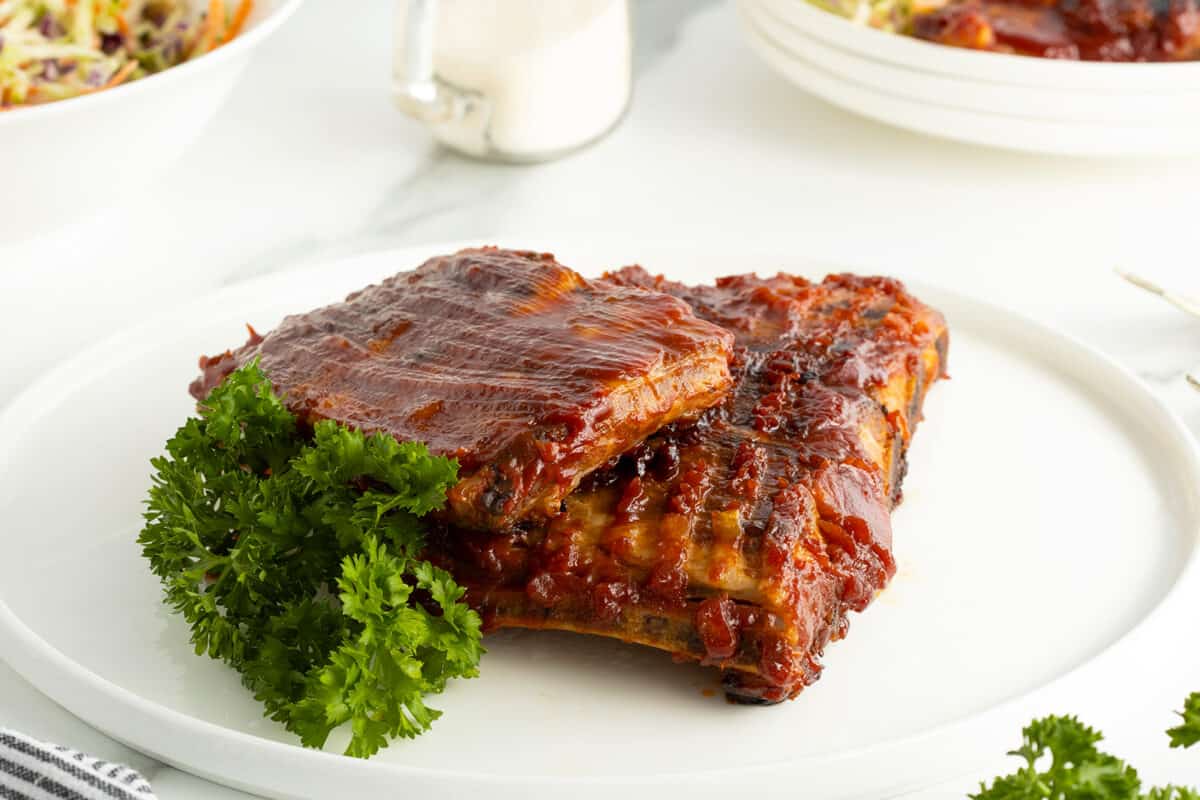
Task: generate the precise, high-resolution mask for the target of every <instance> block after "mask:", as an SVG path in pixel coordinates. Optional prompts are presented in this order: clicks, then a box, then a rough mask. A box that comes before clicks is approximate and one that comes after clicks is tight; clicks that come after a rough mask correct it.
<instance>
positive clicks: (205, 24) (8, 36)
mask: <svg viewBox="0 0 1200 800" xmlns="http://www.w3.org/2000/svg"><path fill="white" fill-rule="evenodd" d="M199 6H202V3H200V2H199V0H197V1H196V2H190V1H189V0H0V111H2V110H9V109H11V108H15V107H17V106H23V105H33V104H38V103H48V102H52V101H55V100H63V99H65V98H68V97H75V96H77V95H81V94H89V93H91V92H96V91H100V90H102V89H108V88H112V87H113V86H116V85H118V84H121V83H125V82H126V81H131V80H137V79H138V78H143V77H145V76H147V75H152V74H154V73H155V72H161V71H162V70H164V69H167V68H169V67H173V66H175V65H177V64H181V63H183V62H184V61H188V60H190V59H192V58H195V57H197V56H199V55H202V54H203V53H207V52H209V51H210V50H212V49H214V48H216V47H219V46H221V45H222V44H225V43H226V42H228V41H229V40H231V39H232V38H233V37H234V36H236V35H237V34H238V32H239V31H240V29H241V27H242V25H243V24H244V23H245V20H246V17H247V16H248V15H249V13H250V10H251V0H241V2H240V3H239V4H238V5H237V7H236V8H235V9H233V10H232V13H226V9H225V3H224V2H223V0H209V2H208V3H207V6H204V7H199Z"/></svg>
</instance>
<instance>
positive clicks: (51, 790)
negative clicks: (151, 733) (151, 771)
mask: <svg viewBox="0 0 1200 800" xmlns="http://www.w3.org/2000/svg"><path fill="white" fill-rule="evenodd" d="M0 800H155V797H154V790H153V789H151V788H150V784H149V783H147V782H146V779H145V778H143V777H142V776H141V775H140V774H138V772H137V770H134V769H131V768H129V767H126V766H123V765H121V764H112V763H110V762H108V761H102V760H100V759H98V758H92V757H91V756H88V755H84V754H83V753H80V752H79V751H77V750H72V749H71V748H69V747H62V746H60V745H56V744H46V743H45V742H39V741H38V740H37V739H31V738H29V737H28V736H26V735H25V734H23V733H17V732H16V731H10V730H8V729H7V728H0Z"/></svg>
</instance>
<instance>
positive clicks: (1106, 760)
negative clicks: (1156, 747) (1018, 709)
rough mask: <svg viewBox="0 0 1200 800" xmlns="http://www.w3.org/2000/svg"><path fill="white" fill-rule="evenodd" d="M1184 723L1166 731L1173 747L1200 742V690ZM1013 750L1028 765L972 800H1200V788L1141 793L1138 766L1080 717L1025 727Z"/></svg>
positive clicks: (1186, 710)
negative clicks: (1107, 746) (1104, 746)
mask: <svg viewBox="0 0 1200 800" xmlns="http://www.w3.org/2000/svg"><path fill="white" fill-rule="evenodd" d="M1180 716H1181V717H1183V723H1182V724H1181V725H1179V726H1177V727H1174V728H1171V729H1170V730H1168V731H1167V735H1168V736H1169V737H1170V739H1171V746H1172V747H1190V746H1191V745H1193V744H1195V743H1196V742H1197V741H1200V692H1197V693H1193V694H1192V695H1190V696H1189V697H1188V698H1187V701H1186V703H1185V706H1184V710H1183V712H1182V713H1181V714H1180ZM1021 735H1022V741H1021V747H1019V748H1018V749H1016V750H1011V751H1009V755H1011V756H1018V757H1020V758H1022V759H1024V761H1025V765H1024V766H1022V767H1021V768H1020V769H1018V770H1017V771H1016V772H1014V773H1012V774H1011V775H1005V776H1003V777H1000V778H996V779H995V780H994V781H993V782H992V784H991V785H990V786H988V785H986V784H983V785H981V786H980V788H979V792H978V793H977V794H973V795H971V798H972V800H1200V792H1197V791H1196V790H1195V789H1189V788H1186V787H1182V786H1162V787H1154V788H1151V789H1148V790H1147V791H1146V792H1145V793H1143V792H1142V781H1141V778H1139V777H1138V774H1137V770H1135V769H1134V768H1133V767H1131V766H1130V765H1129V764H1127V763H1125V762H1124V761H1122V760H1121V759H1119V758H1117V757H1116V756H1113V755H1110V754H1108V753H1105V752H1103V751H1102V750H1100V749H1099V748H1098V747H1097V746H1096V745H1097V744H1099V742H1100V741H1101V740H1102V739H1103V738H1104V737H1103V736H1102V735H1101V734H1100V732H1099V731H1096V730H1094V729H1092V728H1089V727H1088V726H1087V725H1084V724H1083V723H1082V722H1080V721H1079V720H1078V719H1076V718H1075V717H1057V716H1050V717H1043V718H1042V719H1036V720H1034V721H1033V722H1031V723H1030V724H1029V725H1027V726H1026V727H1025V729H1024V730H1023V731H1021Z"/></svg>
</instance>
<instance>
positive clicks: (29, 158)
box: [0, 0, 301, 241]
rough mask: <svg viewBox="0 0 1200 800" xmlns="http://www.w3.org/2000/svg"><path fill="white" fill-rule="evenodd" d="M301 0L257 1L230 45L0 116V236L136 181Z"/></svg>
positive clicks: (77, 209) (167, 158)
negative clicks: (0, 159) (0, 158)
mask: <svg viewBox="0 0 1200 800" xmlns="http://www.w3.org/2000/svg"><path fill="white" fill-rule="evenodd" d="M300 2H301V0H258V2H257V3H256V4H255V5H256V8H255V11H254V14H252V15H251V17H250V19H249V20H248V22H247V27H246V29H245V30H244V31H243V32H242V33H241V34H240V35H239V36H238V37H237V38H235V39H234V40H233V41H232V42H230V43H229V44H227V45H225V46H224V47H221V48H219V49H217V50H214V51H213V52H211V53H207V54H205V55H203V56H200V57H199V58H197V59H195V60H193V61H188V62H186V63H183V64H180V65H179V66H176V67H172V68H170V69H167V70H164V71H163V72H161V73H158V74H156V75H151V76H149V77H147V78H143V79H142V80H139V81H134V82H132V83H129V84H126V85H123V86H118V87H116V88H114V89H108V90H106V91H102V92H97V93H95V94H90V95H85V96H82V97H74V98H71V99H68V100H61V101H59V102H56V103H47V104H45V105H36V106H29V107H24V108H17V109H14V110H12V111H8V112H6V113H3V114H0V153H3V154H4V156H5V165H4V177H3V181H2V189H0V241H11V240H14V239H20V238H24V237H26V236H28V235H30V234H33V233H37V232H40V231H45V230H47V229H49V228H52V227H54V226H56V225H59V224H61V223H64V222H67V221H70V220H72V219H76V218H78V217H80V216H83V215H85V214H87V213H88V212H90V211H95V210H97V209H99V208H101V207H103V206H105V205H106V204H109V203H112V202H114V201H116V200H118V199H119V198H120V196H121V195H122V194H123V193H127V192H129V191H130V190H132V189H135V188H138V187H139V186H142V185H145V183H146V182H147V181H148V180H149V179H150V178H152V177H154V176H155V175H156V174H158V173H159V172H160V171H162V170H163V169H164V168H165V167H167V166H169V165H170V164H171V163H172V162H173V161H175V160H176V159H177V158H179V156H181V155H182V154H183V153H184V151H186V150H187V149H188V147H189V146H190V145H191V144H192V142H194V141H195V140H196V138H197V137H198V136H199V135H200V133H201V132H202V130H203V128H204V125H205V124H206V123H207V122H208V121H209V120H210V119H211V118H212V117H213V116H214V115H215V114H216V112H217V110H218V109H219V108H220V106H221V104H222V102H223V101H224V100H225V98H226V97H227V96H228V95H229V93H230V91H231V90H232V89H233V87H234V86H235V85H236V84H237V81H238V77H239V76H240V75H241V72H242V70H243V69H244V68H245V66H246V64H247V62H248V61H249V59H250V55H251V53H253V51H254V48H256V47H257V46H258V45H259V44H261V43H262V42H263V41H264V40H265V39H266V38H267V37H268V36H270V35H271V34H272V33H273V32H274V31H275V30H276V29H277V28H278V27H279V26H280V25H281V24H282V23H283V21H284V20H286V19H287V18H288V17H289V16H291V14H292V12H294V11H295V10H296V8H297V7H298V6H299V5H300Z"/></svg>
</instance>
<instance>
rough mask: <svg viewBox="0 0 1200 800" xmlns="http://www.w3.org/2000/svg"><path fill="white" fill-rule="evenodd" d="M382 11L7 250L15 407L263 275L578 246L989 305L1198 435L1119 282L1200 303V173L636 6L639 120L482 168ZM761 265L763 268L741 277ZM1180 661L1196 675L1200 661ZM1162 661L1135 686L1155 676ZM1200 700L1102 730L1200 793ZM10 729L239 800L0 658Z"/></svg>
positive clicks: (320, 4)
mask: <svg viewBox="0 0 1200 800" xmlns="http://www.w3.org/2000/svg"><path fill="white" fill-rule="evenodd" d="M350 7H353V12H351V13H347V9H348V8H350ZM390 13H391V4H390V3H389V2H385V0H359V2H357V3H354V4H346V3H342V2H339V0H309V2H308V4H307V5H306V7H305V8H303V9H302V10H301V11H300V12H299V14H298V15H297V17H296V18H295V19H294V20H293V21H292V22H291V23H289V25H288V26H287V27H286V28H285V30H284V31H282V32H281V33H280V35H279V36H278V37H277V38H276V39H274V40H272V41H271V42H270V43H269V44H268V45H267V46H266V47H265V48H264V49H263V50H262V52H261V55H260V56H259V57H258V59H257V61H256V62H255V64H254V67H253V68H252V70H251V72H250V74H249V75H248V77H247V79H246V80H245V82H244V84H243V85H242V86H241V87H240V88H239V90H238V91H237V93H236V95H235V96H234V98H233V99H232V100H231V102H230V103H229V105H228V106H227V108H226V109H225V110H224V112H223V114H222V115H221V117H220V118H219V119H218V120H217V121H216V122H215V123H214V124H213V125H212V127H211V128H210V129H209V130H208V131H207V132H206V134H205V135H204V137H203V140H202V142H201V143H200V144H199V145H198V146H197V147H196V148H195V149H194V150H193V152H192V153H191V154H190V155H189V156H188V157H187V158H186V160H185V161H184V163H182V164H179V165H177V166H176V167H175V168H174V169H172V170H171V171H170V173H169V174H165V175H161V176H158V177H157V178H156V180H155V181H154V182H153V183H152V184H151V186H150V187H149V188H147V189H146V190H144V191H142V192H141V193H140V194H139V195H138V196H136V197H134V198H130V199H129V200H128V201H126V202H123V203H121V204H119V205H117V206H115V207H114V208H112V209H111V210H110V211H108V212H106V214H105V215H103V216H102V217H100V218H94V219H91V220H87V221H83V222H79V223H75V224H73V225H71V226H70V227H68V228H66V229H62V230H59V231H56V232H54V233H52V234H49V235H45V236H42V237H41V238H40V239H37V240H34V241H26V242H21V243H10V244H8V245H5V246H0V336H2V337H3V341H4V342H5V347H4V351H3V353H4V354H3V357H2V359H3V362H2V363H3V369H2V370H0V402H3V401H4V400H6V399H7V398H9V397H11V396H12V395H13V394H14V393H15V392H17V391H18V390H19V389H20V388H21V386H22V385H23V384H25V383H26V382H27V381H28V380H29V379H30V378H32V377H33V376H34V375H36V374H37V373H38V372H39V371H41V370H43V369H45V368H46V367H47V366H48V365H49V364H51V363H53V362H54V361H55V360H57V359H59V358H62V357H63V356H65V355H67V354H68V353H70V352H72V351H74V350H75V349H77V348H78V347H80V346H81V345H83V344H84V343H87V342H90V341H92V340H94V339H95V338H97V337H101V336H103V335H104V334H105V333H106V332H108V331H109V330H111V329H113V328H115V327H119V326H122V325H125V324H126V323H128V322H130V321H132V320H135V319H137V318H138V317H139V316H140V315H141V314H143V313H144V312H145V311H146V310H147V309H148V308H150V307H163V306H171V305H172V304H178V303H181V302H183V301H185V300H186V299H187V298H188V297H190V296H192V295H194V294H195V293H197V292H202V291H204V290H206V289H209V288H212V287H215V286H219V285H222V284H225V283H228V282H232V281H236V280H239V279H242V278H245V277H247V276H251V275H255V274H258V273H262V272H266V271H271V270H278V269H286V268H289V267H292V266H296V265H298V264H301V263H305V262H311V261H313V260H318V259H324V258H328V257H331V256H336V255H338V254H342V253H350V252H358V251H364V250H368V249H375V248H380V247H386V246H390V245H398V244H410V243H417V242H421V241H430V240H436V239H457V238H473V239H478V240H480V241H488V240H495V239H500V238H501V237H502V238H503V239H504V241H506V242H509V243H514V242H517V241H519V239H520V237H522V236H529V237H536V238H537V239H539V240H541V241H553V237H554V236H555V235H561V236H566V235H568V234H569V235H571V236H572V237H573V238H579V237H581V236H582V237H595V238H602V237H613V236H619V237H624V238H627V239H634V240H636V239H643V240H647V241H650V240H653V241H691V242H701V243H704V242H714V243H716V242H720V243H724V244H725V245H728V244H729V243H735V244H737V243H746V245H747V247H752V248H753V249H754V250H756V251H759V252H762V251H770V250H772V249H774V250H777V251H779V252H788V253H794V252H797V251H802V252H805V253H807V254H810V255H811V256H813V257H815V258H819V259H824V260H828V261H830V262H833V263H840V264H845V265H848V266H851V267H854V266H859V267H861V268H863V269H869V270H872V271H889V272H896V273H901V274H904V275H907V276H913V277H919V278H922V279H924V280H928V281H936V282H940V283H943V284H946V285H949V286H952V287H955V288H959V289H963V290H966V291H969V292H972V293H975V294H979V295H983V296H986V297H989V298H991V299H993V300H994V301H996V302H1000V303H1003V304H1006V305H1009V306H1012V307H1015V308H1018V309H1020V310H1023V311H1025V312H1027V313H1029V314H1031V315H1033V316H1036V317H1039V318H1042V319H1045V320H1047V321H1049V322H1051V323H1052V324H1055V325H1057V326H1059V327H1061V328H1062V329H1064V330H1067V331H1069V332H1070V333H1073V334H1075V335H1077V336H1079V337H1081V338H1082V339H1084V340H1086V341H1088V342H1090V343H1092V344H1094V345H1096V346H1098V347H1100V348H1102V349H1104V350H1106V351H1108V352H1109V353H1111V354H1113V355H1114V356H1116V357H1117V358H1118V359H1120V360H1121V361H1123V362H1124V363H1125V364H1127V365H1128V366H1130V367H1131V368H1133V369H1134V370H1136V371H1137V372H1138V373H1140V374H1141V375H1142V376H1143V377H1145V378H1146V379H1147V380H1149V381H1150V382H1151V383H1152V385H1153V386H1154V387H1155V388H1156V389H1157V390H1159V391H1160V392H1161V393H1162V394H1163V395H1164V396H1165V397H1166V398H1167V399H1168V401H1169V402H1170V403H1171V404H1172V405H1173V406H1174V407H1175V408H1176V409H1177V410H1178V411H1179V412H1180V413H1181V414H1182V415H1183V417H1184V419H1185V420H1186V421H1187V422H1188V424H1189V425H1190V426H1191V428H1192V429H1193V431H1194V432H1197V433H1200V393H1195V392H1192V391H1191V390H1189V389H1188V388H1187V387H1186V385H1185V383H1184V381H1183V374H1184V372H1185V370H1186V369H1189V368H1195V367H1200V320H1194V319H1189V318H1187V317H1185V316H1184V315H1182V314H1180V313H1178V312H1175V311H1174V310H1173V309H1171V308H1169V307H1167V306H1165V305H1164V304H1162V303H1161V302H1159V301H1157V300H1154V299H1153V298H1150V297H1148V296H1144V295H1142V294H1140V293H1138V292H1137V291H1136V290H1134V289H1132V288H1129V287H1127V286H1126V285H1124V284H1123V283H1122V282H1120V281H1119V280H1118V279H1117V278H1116V277H1115V276H1114V275H1113V272H1112V270H1113V268H1114V267H1116V266H1122V267H1125V268H1128V269H1132V270H1135V271H1138V272H1141V273H1143V274H1145V275H1147V276H1148V277H1151V278H1153V279H1155V280H1158V281H1159V282H1161V283H1164V284H1168V285H1171V286H1174V287H1178V288H1180V289H1183V290H1190V291H1193V292H1195V293H1196V294H1200V270H1198V269H1197V265H1196V264H1195V263H1194V260H1195V259H1196V256H1195V255H1194V254H1193V249H1192V243H1193V242H1194V240H1195V235H1196V229H1197V227H1198V223H1197V218H1196V211H1195V203H1194V187H1195V186H1196V185H1197V182H1198V181H1200V161H1155V162H1146V163H1139V162H1089V161H1070V160H1062V159H1041V158H1035V157H1030V156H1021V155H1015V154H1009V153H1004V152H998V151H988V150H981V149H975V148H971V147H966V146H960V145H955V144H950V143H944V142H937V141H933V140H929V139H923V138H919V137H917V136H914V135H910V134H907V133H904V132H901V131H896V130H891V129H888V128H886V127H883V126H880V125H877V124H875V123H871V122H866V121H863V120H859V119H857V118H855V117H852V116H849V115H847V114H846V113H844V112H841V111H838V110H835V109H833V108H831V107H828V106H826V105H824V104H822V103H821V102H819V101H817V100H815V99H813V98H810V97H808V96H805V95H804V94H802V93H800V92H799V91H798V90H795V89H793V88H792V87H791V86H789V85H787V84H785V83H784V82H783V81H782V80H780V79H777V78H776V77H775V76H774V75H773V74H771V73H770V72H769V71H768V70H767V69H766V68H765V67H763V66H762V65H760V64H759V63H758V62H757V61H756V60H755V59H754V57H753V56H752V55H751V54H750V53H749V51H748V50H747V48H746V47H745V46H744V45H743V44H742V43H741V42H740V41H739V38H738V32H737V26H736V22H735V19H734V15H733V13H732V9H731V8H729V7H726V6H725V5H711V4H701V3H690V2H687V0H670V1H667V0H643V2H642V3H641V4H640V5H639V7H638V15H637V16H638V23H639V28H638V31H637V39H638V44H639V48H640V50H639V54H638V70H637V84H636V89H635V99H634V103H633V106H632V109H631V111H630V114H629V116H628V118H627V119H626V121H625V123H624V124H623V125H622V126H621V127H620V128H619V129H618V130H617V131H616V132H615V133H614V134H613V135H612V136H610V137H609V138H608V139H606V140H604V141H603V142H601V143H600V144H598V145H597V146H595V147H593V148H591V149H590V150H587V151H585V152H582V153H580V154H578V155H575V156H573V157H571V158H568V159H566V160H563V161H560V162H557V163H554V164H548V165H542V166H537V167H503V166H491V165H485V164H480V163H475V162H470V161H465V160H461V159H459V158H456V157H454V156H451V155H448V154H446V153H444V152H442V151H440V150H438V149H436V148H435V147H433V146H432V145H431V144H430V142H429V140H428V138H427V137H426V136H425V134H424V132H423V131H422V130H421V129H420V128H419V127H418V126H416V125H415V124H413V123H410V122H408V121H407V120H406V119H405V118H403V117H402V116H400V115H399V114H398V113H397V112H395V111H394V110H393V109H392V108H391V106H390V105H389V102H388V97H387V82H388V74H389V59H390V52H389V48H390V41H389V38H388V31H389V30H390V19H389V18H390ZM331 53H336V54H337V55H338V61H337V62H336V63H334V64H330V63H328V62H327V61H326V60H325V59H326V58H327V57H328V56H329V54H331ZM9 168H10V169H11V168H21V167H20V165H16V166H15V167H14V166H13V165H10V166H9ZM0 190H2V179H0ZM754 267H766V268H769V267H770V265H769V264H736V265H731V267H730V268H731V270H740V269H747V268H754ZM0 491H3V489H0ZM1189 638H1194V637H1189ZM1171 657H1187V658H1195V659H1197V661H1198V663H1200V648H1197V647H1196V646H1195V645H1192V644H1188V643H1186V642H1185V643H1181V645H1180V652H1179V653H1176V654H1171ZM1152 664H1153V659H1148V666H1147V673H1146V675H1144V676H1131V681H1132V682H1131V688H1130V689H1129V690H1133V688H1132V687H1133V686H1137V690H1138V691H1143V690H1145V689H1144V688H1143V687H1146V686H1152V685H1153V684H1154V681H1153V666H1152ZM1190 689H1200V678H1198V679H1197V681H1196V685H1194V686H1153V691H1154V698H1156V699H1153V700H1150V699H1148V701H1147V712H1146V718H1145V720H1144V723H1145V724H1144V725H1140V726H1138V728H1137V729H1136V730H1129V731H1113V732H1111V737H1110V738H1111V739H1112V747H1113V749H1114V750H1115V751H1117V752H1119V753H1121V754H1123V755H1125V756H1127V757H1128V758H1129V759H1130V760H1132V761H1133V762H1134V763H1136V764H1138V765H1139V766H1140V767H1141V768H1142V770H1143V772H1144V773H1145V774H1146V776H1147V777H1148V778H1150V779H1152V780H1159V781H1162V780H1174V781H1177V782H1190V783H1193V784H1200V756H1197V755H1196V754H1191V753H1178V752H1168V751H1167V749H1166V748H1165V747H1163V740H1162V736H1161V730H1162V728H1163V727H1165V725H1166V724H1169V721H1170V720H1169V716H1170V715H1169V709H1170V708H1173V707H1176V706H1177V705H1178V702H1179V700H1180V699H1181V698H1182V697H1183V696H1184V694H1185V693H1186V692H1187V691H1188V690H1190ZM1124 690H1125V688H1124V687H1121V688H1118V689H1117V691H1124ZM1081 711H1086V710H1081ZM0 724H4V725H9V726H12V727H16V728H20V729H23V730H25V731H28V732H29V733H31V734H33V735H36V736H41V737H45V738H51V739H56V740H60V741H63V742H65V743H69V744H71V745H74V746H76V747H80V748H84V749H89V750H91V751H92V752H94V753H96V754H97V755H100V756H103V757H105V758H108V759H114V760H125V761H128V762H129V763H132V764H134V765H135V766H138V767H140V768H142V769H143V770H144V771H145V772H146V773H147V774H148V775H149V776H150V777H151V778H152V780H153V782H154V784H155V786H156V789H157V791H158V793H159V796H160V797H161V798H163V800H197V799H198V798H233V797H245V795H240V794H238V793H236V792H231V791H229V790H225V789H221V788H219V787H216V786H213V785H211V784H208V783H206V782H203V781H199V780H197V779H194V778H191V777H189V776H187V775H184V774H183V773H180V772H177V771H175V770H171V769H169V768H165V767H162V766H161V765H157V764H154V763H153V762H151V761H149V760H148V759H146V758H145V757H142V756H140V755H138V754H136V753H132V752H130V751H128V750H126V749H125V748H123V747H122V746H121V745H119V744H117V743H115V742H113V741H111V740H108V739H106V738H105V737H104V736H102V735H100V734H98V733H96V732H95V731H92V730H90V729H89V728H87V727H86V726H84V725H83V724H81V723H80V722H79V721H77V720H75V719H74V718H72V717H71V716H70V715H69V714H67V713H66V712H65V711H63V710H61V709H59V708H57V707H56V706H54V705H53V704H52V703H50V702H49V701H47V700H45V699H44V698H42V697H41V696H39V695H38V694H37V693H36V692H35V691H34V690H33V689H31V688H30V687H29V686H28V685H27V684H25V683H24V682H23V681H22V680H21V679H19V678H18V677H17V676H15V675H14V674H13V673H12V672H11V671H9V670H8V669H7V668H4V667H2V666H0ZM1014 736H1015V732H1014ZM1003 767H1005V763H1004V761H1003V760H1002V758H1000V757H999V756H998V759H997V769H998V770H999V769H1001V768H1003ZM973 786H974V783H973V779H972V776H964V777H962V778H961V779H956V780H953V781H950V782H948V783H947V784H945V785H944V786H942V787H936V788H931V789H929V790H928V791H925V792H922V793H920V794H919V795H918V796H920V797H926V798H942V797H945V798H950V797H961V796H962V795H963V794H964V792H965V791H967V790H969V789H971V788H973Z"/></svg>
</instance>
